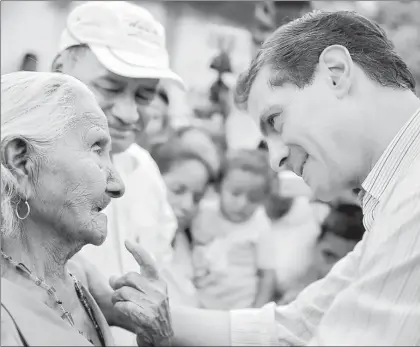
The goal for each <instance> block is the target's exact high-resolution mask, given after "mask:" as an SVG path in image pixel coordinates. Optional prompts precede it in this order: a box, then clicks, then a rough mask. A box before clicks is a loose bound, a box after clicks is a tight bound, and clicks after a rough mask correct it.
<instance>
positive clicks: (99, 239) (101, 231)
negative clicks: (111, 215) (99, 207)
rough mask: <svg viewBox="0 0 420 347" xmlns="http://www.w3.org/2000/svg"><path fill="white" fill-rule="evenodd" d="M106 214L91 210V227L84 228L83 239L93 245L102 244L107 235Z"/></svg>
mask: <svg viewBox="0 0 420 347" xmlns="http://www.w3.org/2000/svg"><path fill="white" fill-rule="evenodd" d="M107 222H108V219H107V216H106V215H105V214H104V213H103V212H96V211H94V212H92V221H91V223H90V225H91V227H88V228H86V229H87V230H86V233H85V237H84V238H85V241H86V243H87V244H92V245H95V246H99V245H102V244H103V243H104V242H105V239H106V237H107V235H108V226H107Z"/></svg>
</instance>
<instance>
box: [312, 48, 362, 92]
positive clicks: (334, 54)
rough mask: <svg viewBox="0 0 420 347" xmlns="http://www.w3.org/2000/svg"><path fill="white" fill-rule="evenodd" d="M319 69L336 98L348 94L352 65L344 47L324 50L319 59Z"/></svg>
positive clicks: (351, 82) (350, 84) (351, 77)
mask: <svg viewBox="0 0 420 347" xmlns="http://www.w3.org/2000/svg"><path fill="white" fill-rule="evenodd" d="M319 67H320V70H321V71H322V73H323V76H325V78H326V79H327V83H328V84H329V85H330V87H331V89H332V90H333V91H334V93H335V94H336V95H337V97H338V98H342V97H343V96H345V95H346V94H348V93H349V92H350V89H351V86H352V84H353V76H354V63H353V59H352V58H351V56H350V53H349V51H348V50H347V48H346V47H344V46H341V45H332V46H328V47H327V48H325V49H324V51H323V52H322V53H321V55H320V57H319Z"/></svg>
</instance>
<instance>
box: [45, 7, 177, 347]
mask: <svg viewBox="0 0 420 347" xmlns="http://www.w3.org/2000/svg"><path fill="white" fill-rule="evenodd" d="M53 70H54V71H60V72H63V73H66V74H69V75H72V76H74V77H76V78H78V79H79V80H81V81H82V82H84V83H85V84H86V85H87V86H88V87H89V88H90V89H91V90H92V91H93V92H94V94H95V95H96V97H97V100H98V103H99V105H100V107H101V108H102V110H103V111H104V113H105V115H106V116H107V119H108V124H109V131H110V134H111V137H112V153H113V158H112V160H113V161H114V164H115V165H116V168H117V170H118V171H119V173H120V175H121V177H122V179H123V180H124V182H125V185H126V188H127V189H126V193H125V195H124V197H123V198H121V199H118V201H115V202H113V203H112V204H111V205H110V206H109V207H108V208H107V210H106V211H105V213H106V214H107V216H108V236H107V239H106V241H105V242H104V244H103V245H101V247H93V246H87V247H85V248H84V249H83V250H82V252H81V253H82V255H83V256H84V258H86V259H88V260H89V261H90V262H91V263H92V264H93V265H95V266H96V267H97V268H98V269H99V270H100V271H101V272H102V273H103V275H105V277H106V278H109V277H110V276H112V275H119V276H120V275H122V274H124V273H127V272H129V271H138V264H137V263H136V261H135V260H134V259H133V258H132V256H131V254H129V252H127V251H126V249H125V247H124V241H125V240H126V239H130V240H132V241H135V242H139V243H140V244H141V245H142V246H143V247H144V248H145V249H146V250H147V251H148V252H150V253H151V254H152V255H153V256H154V258H155V259H156V260H157V261H158V263H159V262H160V261H163V260H165V259H167V258H168V257H170V256H171V241H172V239H173V237H174V234H175V231H176V228H177V222H176V218H175V216H174V214H173V211H172V210H171V208H170V206H169V204H168V202H167V200H166V188H165V185H164V182H163V180H162V177H161V175H160V172H159V169H158V168H157V166H156V163H155V162H154V161H153V159H152V158H151V157H150V155H149V153H148V152H147V151H145V150H144V149H143V148H141V147H139V146H138V145H136V144H135V143H134V141H135V138H136V135H138V133H139V132H142V131H143V130H144V128H145V124H146V123H147V119H145V118H146V116H145V114H146V113H145V112H144V109H145V108H147V107H148V104H149V103H150V101H151V100H152V99H153V98H154V97H155V94H156V91H157V85H158V82H159V80H161V79H166V80H172V81H174V82H175V83H177V84H179V85H180V86H183V84H182V80H181V78H180V77H179V76H177V75H176V74H175V73H174V72H172V71H171V70H170V68H169V58H168V52H167V50H166V48H165V33H164V28H163V27H162V25H161V24H160V23H158V22H157V21H156V20H155V19H154V18H153V16H152V15H151V14H150V13H149V12H148V11H147V10H145V9H144V8H141V7H139V6H136V5H133V4H130V3H127V2H118V1H115V2H114V1H110V2H105V1H100V2H96V1H92V2H87V3H85V4H82V5H81V6H78V7H76V8H75V9H74V10H73V11H72V12H71V13H70V14H69V16H68V18H67V23H66V28H65V29H64V32H63V34H62V36H61V40H60V46H59V52H58V54H57V56H56V58H55V59H54V62H53ZM115 329H117V328H115ZM114 337H115V342H116V344H117V345H127V344H133V343H134V342H135V339H134V336H133V335H132V334H131V333H128V332H125V331H118V332H116V333H115V334H114Z"/></svg>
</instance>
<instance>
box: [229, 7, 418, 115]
mask: <svg viewBox="0 0 420 347" xmlns="http://www.w3.org/2000/svg"><path fill="white" fill-rule="evenodd" d="M331 45H342V46H344V47H346V48H347V50H348V51H349V53H350V56H351V58H352V59H353V61H354V62H355V64H357V65H359V66H360V67H361V68H362V69H363V71H364V72H365V73H366V75H367V76H368V77H369V78H370V79H371V80H373V81H375V82H377V83H379V84H380V85H382V86H384V87H391V88H395V89H410V90H412V91H414V90H415V84H416V82H415V80H414V77H413V75H412V73H411V72H410V70H409V69H408V67H407V65H406V64H405V63H404V61H403V60H402V59H401V57H400V56H399V55H398V54H397V52H396V51H395V49H394V45H393V43H392V42H391V41H390V40H389V39H388V38H387V36H386V34H385V32H384V30H383V29H382V28H381V27H380V26H379V25H378V24H377V23H375V22H373V21H371V20H369V19H367V18H365V17H363V16H361V15H359V14H357V13H355V12H350V11H337V12H326V11H313V12H310V13H307V14H305V15H304V16H302V17H301V18H298V19H296V20H294V21H292V22H289V23H287V24H285V25H283V26H281V27H280V28H278V29H277V30H276V31H275V32H274V33H273V34H272V35H271V36H270V37H269V38H268V39H267V40H266V41H265V42H264V43H263V45H262V47H261V49H260V50H259V52H258V53H257V56H256V57H255V58H254V60H253V61H252V63H251V65H250V67H249V69H248V70H247V71H246V72H245V73H244V74H242V75H241V77H240V78H239V80H238V83H237V86H236V95H235V102H236V103H237V105H238V106H241V107H242V108H246V107H247V102H248V96H249V92H250V89H251V87H252V84H253V82H254V80H255V78H256V76H257V74H258V72H259V71H260V70H261V68H263V67H265V66H270V67H271V68H272V70H273V76H272V78H271V80H270V83H271V85H272V86H281V85H283V84H284V83H286V82H288V83H291V84H294V85H296V86H297V87H298V88H304V87H305V86H307V85H309V84H311V83H312V80H313V77H314V73H315V70H316V68H317V65H318V62H319V57H320V55H321V53H322V52H323V51H324V49H325V48H327V47H329V46H331Z"/></svg>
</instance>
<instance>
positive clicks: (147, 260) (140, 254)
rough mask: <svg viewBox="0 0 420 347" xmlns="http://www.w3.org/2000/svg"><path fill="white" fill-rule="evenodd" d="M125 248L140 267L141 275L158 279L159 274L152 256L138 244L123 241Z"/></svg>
mask: <svg viewBox="0 0 420 347" xmlns="http://www.w3.org/2000/svg"><path fill="white" fill-rule="evenodd" d="M125 247H126V248H127V250H128V251H129V252H130V253H131V254H132V255H133V257H134V259H135V260H136V261H137V264H139V266H140V271H141V272H142V274H143V275H144V276H145V277H147V278H150V279H158V278H159V273H158V271H157V268H156V264H155V261H154V260H153V258H152V256H151V255H150V254H149V253H147V252H146V251H145V250H144V249H143V248H142V247H141V246H140V245H139V244H138V243H133V242H130V241H128V240H127V241H125Z"/></svg>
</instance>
